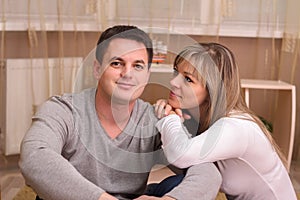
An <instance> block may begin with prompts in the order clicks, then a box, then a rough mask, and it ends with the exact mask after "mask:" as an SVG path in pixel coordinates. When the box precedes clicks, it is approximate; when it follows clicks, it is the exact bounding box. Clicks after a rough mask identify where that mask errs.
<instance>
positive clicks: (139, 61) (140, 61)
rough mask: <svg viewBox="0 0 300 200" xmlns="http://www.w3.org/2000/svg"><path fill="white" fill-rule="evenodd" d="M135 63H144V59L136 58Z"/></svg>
mask: <svg viewBox="0 0 300 200" xmlns="http://www.w3.org/2000/svg"><path fill="white" fill-rule="evenodd" d="M135 63H142V64H145V61H144V60H136V61H135Z"/></svg>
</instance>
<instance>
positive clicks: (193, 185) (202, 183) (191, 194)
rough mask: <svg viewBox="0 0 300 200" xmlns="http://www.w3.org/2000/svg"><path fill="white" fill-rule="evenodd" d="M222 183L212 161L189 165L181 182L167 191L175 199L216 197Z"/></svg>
mask: <svg viewBox="0 0 300 200" xmlns="http://www.w3.org/2000/svg"><path fill="white" fill-rule="evenodd" d="M221 183H222V177H221V174H220V172H219V171H218V169H217V168H216V166H215V165H214V164H213V163H203V164H198V165H194V166H191V167H190V168H189V169H188V170H187V173H186V175H185V177H184V179H183V180H182V182H181V183H180V184H179V185H178V186H177V187H175V188H174V189H173V190H172V191H170V192H169V193H167V194H166V195H167V196H171V197H173V198H175V199H177V200H184V199H199V200H206V199H216V196H217V194H218V192H219V189H220V186H221Z"/></svg>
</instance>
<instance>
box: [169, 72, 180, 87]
mask: <svg viewBox="0 0 300 200" xmlns="http://www.w3.org/2000/svg"><path fill="white" fill-rule="evenodd" d="M179 79H180V74H178V75H177V76H174V77H173V78H172V79H171V81H170V84H171V86H173V87H176V88H178V87H179Z"/></svg>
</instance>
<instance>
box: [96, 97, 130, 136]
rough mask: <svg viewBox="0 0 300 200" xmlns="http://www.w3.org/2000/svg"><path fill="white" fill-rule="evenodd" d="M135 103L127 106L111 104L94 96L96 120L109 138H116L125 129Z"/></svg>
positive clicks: (105, 99)
mask: <svg viewBox="0 0 300 200" xmlns="http://www.w3.org/2000/svg"><path fill="white" fill-rule="evenodd" d="M134 104H135V101H133V102H130V103H128V104H122V103H121V102H112V101H111V100H110V99H109V98H103V96H101V95H100V94H96V99H95V108H96V112H97V116H98V119H99V121H100V123H101V125H102V127H103V128H104V129H105V131H106V132H107V134H108V135H109V137H111V138H112V139H114V138H116V137H117V136H118V135H119V134H120V133H122V131H123V130H124V128H125V127H126V125H127V123H128V121H129V118H130V116H131V113H132V110H133V107H134Z"/></svg>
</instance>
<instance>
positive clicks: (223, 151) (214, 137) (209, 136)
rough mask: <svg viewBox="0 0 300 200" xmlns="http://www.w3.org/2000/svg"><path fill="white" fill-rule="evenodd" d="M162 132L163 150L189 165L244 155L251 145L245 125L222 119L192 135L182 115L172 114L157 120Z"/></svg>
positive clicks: (181, 165) (173, 161) (182, 164)
mask: <svg viewBox="0 0 300 200" xmlns="http://www.w3.org/2000/svg"><path fill="white" fill-rule="evenodd" d="M156 127H157V128H158V130H159V131H160V133H161V140H162V143H163V146H162V148H163V150H164V153H165V155H166V157H167V159H168V161H169V162H170V163H171V164H173V165H175V166H177V167H179V168H187V167H190V166H192V165H196V164H199V163H204V162H215V161H217V160H223V159H228V158H234V157H240V156H241V155H242V154H243V153H244V152H245V149H246V147H247V145H248V138H247V136H245V134H244V133H243V127H239V128H240V130H237V126H236V124H235V123H233V124H230V123H228V119H220V120H218V121H217V122H215V123H214V124H213V125H212V126H211V127H210V128H209V129H208V130H206V131H205V132H203V133H202V134H201V135H198V136H196V137H193V138H191V137H190V135H189V134H188V132H187V130H186V129H185V127H184V125H183V124H182V123H181V121H180V118H179V116H177V115H169V116H166V117H164V118H162V119H161V120H159V121H158V122H157V124H156Z"/></svg>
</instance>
